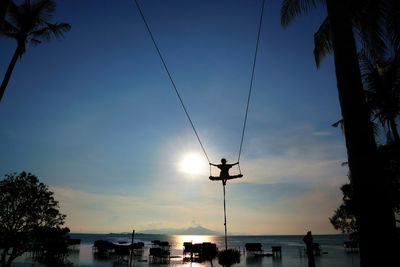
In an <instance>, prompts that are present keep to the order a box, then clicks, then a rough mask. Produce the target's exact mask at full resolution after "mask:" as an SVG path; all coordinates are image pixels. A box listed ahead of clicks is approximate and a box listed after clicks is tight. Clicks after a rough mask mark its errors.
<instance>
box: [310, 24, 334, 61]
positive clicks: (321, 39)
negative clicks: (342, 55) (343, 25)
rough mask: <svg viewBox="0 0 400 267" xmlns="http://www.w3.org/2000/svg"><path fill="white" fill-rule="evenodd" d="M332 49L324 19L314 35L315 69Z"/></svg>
mask: <svg viewBox="0 0 400 267" xmlns="http://www.w3.org/2000/svg"><path fill="white" fill-rule="evenodd" d="M332 49H333V47H332V38H331V33H330V26H329V20H328V18H326V19H325V20H324V22H323V23H322V24H321V26H320V27H319V29H318V31H317V32H316V33H315V34H314V58H315V63H316V65H317V68H319V66H320V63H321V61H322V60H323V59H324V57H325V56H326V55H327V54H329V53H330V52H332Z"/></svg>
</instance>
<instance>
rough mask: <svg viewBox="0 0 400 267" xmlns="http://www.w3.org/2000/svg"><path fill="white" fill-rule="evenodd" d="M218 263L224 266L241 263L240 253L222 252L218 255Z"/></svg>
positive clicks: (231, 250)
mask: <svg viewBox="0 0 400 267" xmlns="http://www.w3.org/2000/svg"><path fill="white" fill-rule="evenodd" d="M218 263H219V264H221V265H222V266H232V265H234V264H236V263H240V252H239V251H238V250H235V249H227V250H222V251H221V252H219V253H218Z"/></svg>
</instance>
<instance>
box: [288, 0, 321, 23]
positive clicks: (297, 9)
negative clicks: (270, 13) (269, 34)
mask: <svg viewBox="0 0 400 267" xmlns="http://www.w3.org/2000/svg"><path fill="white" fill-rule="evenodd" d="M319 4H325V1H324V0H284V1H283V2H282V6H281V24H282V26H283V27H286V26H288V25H289V24H290V23H291V22H292V21H293V20H294V19H295V18H296V17H297V16H299V15H301V14H306V13H308V12H309V11H310V10H311V9H313V8H317V7H318V5H319Z"/></svg>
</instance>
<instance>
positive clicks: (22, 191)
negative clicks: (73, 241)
mask: <svg viewBox="0 0 400 267" xmlns="http://www.w3.org/2000/svg"><path fill="white" fill-rule="evenodd" d="M64 220H65V215H62V214H61V213H60V211H59V208H58V202H57V201H56V200H55V199H54V197H53V192H51V191H50V190H49V188H48V187H47V186H46V185H45V184H43V183H41V182H39V180H38V178H37V177H36V176H35V175H33V174H30V173H25V172H21V173H20V174H18V175H17V174H16V173H13V174H7V175H5V179H4V180H2V181H0V240H1V241H0V245H1V247H0V248H1V249H0V250H1V251H2V252H1V259H0V264H1V266H10V265H11V262H12V261H13V260H14V259H15V258H16V257H18V256H20V255H22V254H23V253H24V252H27V251H30V250H32V249H33V248H34V247H35V246H36V247H37V245H38V244H39V243H40V240H42V241H43V238H44V236H43V235H41V234H42V233H45V232H47V233H48V232H49V231H61V232H63V231H66V229H62V228H61V226H62V225H63V224H64ZM68 231H69V230H68ZM42 245H43V242H42Z"/></svg>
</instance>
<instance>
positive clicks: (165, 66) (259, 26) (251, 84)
mask: <svg viewBox="0 0 400 267" xmlns="http://www.w3.org/2000/svg"><path fill="white" fill-rule="evenodd" d="M134 1H135V4H136V7H137V9H138V11H139V13H140V16H141V17H142V20H143V22H144V24H145V26H146V29H147V32H148V33H149V35H150V38H151V40H152V41H153V44H154V47H155V48H156V50H157V53H158V56H159V57H160V59H161V62H162V64H163V66H164V69H165V71H166V72H167V74H168V77H169V80H170V81H171V84H172V86H173V88H174V90H175V93H176V95H177V96H178V99H179V101H180V103H181V106H182V108H183V110H184V111H185V114H186V117H187V118H188V120H189V122H190V125H191V126H192V129H193V131H194V133H195V135H196V137H197V140H198V141H199V144H200V146H201V149H202V150H203V152H204V155H205V156H206V158H207V161H208V163H211V161H210V158H209V157H208V155H207V152H206V150H205V148H204V146H203V143H202V142H201V140H200V136H199V134H198V133H197V131H196V128H195V127H194V123H193V121H192V119H191V118H190V116H189V112H188V111H187V109H186V106H185V104H184V103H183V100H182V97H181V96H180V94H179V91H178V89H177V87H176V85H175V82H174V80H173V78H172V75H171V73H170V72H169V70H168V67H167V64H166V63H165V60H164V58H163V56H162V54H161V51H160V49H159V48H158V45H157V43H156V40H155V38H154V36H153V34H152V32H151V30H150V27H149V25H148V23H147V21H146V18H145V17H144V14H143V12H142V9H141V8H140V5H139V3H138V1H137V0H134ZM264 4H265V0H263V1H262V8H261V15H260V22H259V25H258V34H257V42H256V48H255V53H254V60H253V67H252V72H251V79H250V86H249V94H248V97H247V105H246V112H245V116H244V123H243V129H242V136H241V140H240V148H239V155H238V160H237V161H238V163H239V161H240V156H241V153H242V148H243V140H244V134H245V131H246V124H247V115H248V111H249V105H250V97H251V92H252V88H253V80H254V73H255V68H256V61H257V53H258V45H259V41H260V35H261V26H262V20H263V14H264ZM238 167H239V172H240V174H242V171H241V170H240V165H239V164H238ZM210 176H211V165H210Z"/></svg>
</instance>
